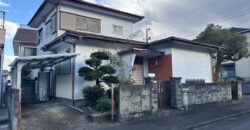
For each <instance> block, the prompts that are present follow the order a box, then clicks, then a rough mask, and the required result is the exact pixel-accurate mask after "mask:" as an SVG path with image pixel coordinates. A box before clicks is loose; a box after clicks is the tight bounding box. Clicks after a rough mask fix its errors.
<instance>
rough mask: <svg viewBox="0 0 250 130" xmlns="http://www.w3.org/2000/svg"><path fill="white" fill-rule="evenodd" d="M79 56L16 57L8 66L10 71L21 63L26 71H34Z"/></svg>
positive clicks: (72, 54)
mask: <svg viewBox="0 0 250 130" xmlns="http://www.w3.org/2000/svg"><path fill="white" fill-rule="evenodd" d="M77 55H79V54H75V53H70V54H53V55H41V56H29V57H18V58H16V59H15V60H14V62H13V63H11V64H10V65H9V66H10V67H11V69H13V67H15V66H16V65H17V64H18V63H23V68H26V69H36V68H44V67H50V66H53V65H55V64H58V63H60V62H62V61H65V60H68V59H70V58H72V57H75V56H77Z"/></svg>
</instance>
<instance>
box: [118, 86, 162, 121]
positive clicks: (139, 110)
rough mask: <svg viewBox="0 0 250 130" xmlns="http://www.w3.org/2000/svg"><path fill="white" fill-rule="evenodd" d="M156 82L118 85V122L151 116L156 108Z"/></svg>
mask: <svg viewBox="0 0 250 130" xmlns="http://www.w3.org/2000/svg"><path fill="white" fill-rule="evenodd" d="M157 94H158V92H157V86H156V83H153V82H151V83H150V84H147V85H138V86H133V85H131V86H120V93H119V100H120V102H119V122H126V121H133V120H138V119H143V118H147V117H153V115H155V114H156V112H157V110H158V99H157Z"/></svg>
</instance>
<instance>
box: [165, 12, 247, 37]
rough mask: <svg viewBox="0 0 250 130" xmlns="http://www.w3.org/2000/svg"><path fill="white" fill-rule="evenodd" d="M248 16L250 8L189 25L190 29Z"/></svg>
mask: <svg viewBox="0 0 250 130" xmlns="http://www.w3.org/2000/svg"><path fill="white" fill-rule="evenodd" d="M249 14H250V8H246V9H244V10H243V11H241V13H237V14H233V15H228V16H223V17H220V18H215V19H212V20H210V21H207V22H205V23H201V24H194V25H191V27H196V26H200V25H207V24H209V23H214V22H218V21H219V22H221V21H225V20H230V19H231V20H232V19H233V18H235V17H242V16H245V15H249ZM188 26H190V25H188ZM185 30H188V28H187V29H182V31H185ZM191 31H192V32H193V30H190V29H189V31H186V33H189V32H191ZM173 32H175V33H178V32H177V31H171V32H170V33H173ZM162 35H165V33H163V34H162ZM187 35H190V36H191V34H187Z"/></svg>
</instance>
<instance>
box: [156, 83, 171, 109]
mask: <svg viewBox="0 0 250 130" xmlns="http://www.w3.org/2000/svg"><path fill="white" fill-rule="evenodd" d="M158 107H159V108H169V107H170V81H168V80H164V81H162V80H159V81H158Z"/></svg>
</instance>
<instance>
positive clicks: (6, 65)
mask: <svg viewBox="0 0 250 130" xmlns="http://www.w3.org/2000/svg"><path fill="white" fill-rule="evenodd" d="M15 58H16V56H7V55H4V63H3V69H4V70H10V67H9V65H10V64H11V63H12V62H13V61H14V60H15Z"/></svg>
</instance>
